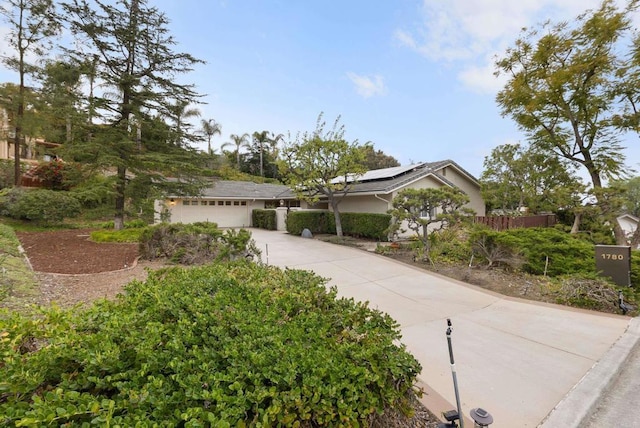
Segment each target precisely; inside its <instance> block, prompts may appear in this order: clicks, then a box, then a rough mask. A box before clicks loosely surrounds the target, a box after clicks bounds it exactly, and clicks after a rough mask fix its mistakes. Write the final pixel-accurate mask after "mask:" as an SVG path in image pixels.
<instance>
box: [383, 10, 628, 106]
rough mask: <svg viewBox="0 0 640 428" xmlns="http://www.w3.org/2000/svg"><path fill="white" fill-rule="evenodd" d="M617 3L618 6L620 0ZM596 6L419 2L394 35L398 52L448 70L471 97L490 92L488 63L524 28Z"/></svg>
mask: <svg viewBox="0 0 640 428" xmlns="http://www.w3.org/2000/svg"><path fill="white" fill-rule="evenodd" d="M621 1H622V0H621ZM598 4H599V0H518V1H513V0H475V1H472V2H471V1H468V0H448V1H440V0H423V3H422V8H421V13H422V15H421V16H422V19H421V22H420V23H419V25H418V26H417V28H415V29H414V30H413V31H408V30H406V29H399V30H396V32H395V33H394V38H395V39H396V40H397V41H398V42H399V43H400V44H401V45H403V46H406V47H409V48H410V49H412V50H414V51H416V52H418V53H419V54H420V55H422V56H424V57H425V58H427V59H429V60H431V61H434V62H444V63H447V64H449V65H451V64H454V65H455V66H456V67H458V68H459V70H460V71H459V72H458V77H459V79H460V81H461V82H462V83H463V84H464V85H465V86H466V87H467V88H469V89H470V90H473V91H476V92H482V93H485V92H495V91H496V90H497V89H499V88H500V87H501V86H500V83H499V80H498V79H496V78H495V77H494V76H493V72H494V65H493V62H494V58H495V56H496V54H498V55H499V54H500V53H502V52H504V50H505V47H507V46H509V45H511V44H512V43H513V42H514V41H515V39H516V38H517V37H518V35H519V34H520V31H521V29H522V28H524V27H531V26H535V25H537V24H539V23H541V22H543V21H546V20H549V19H550V20H552V21H558V20H567V19H572V18H574V17H575V16H576V15H578V14H579V13H581V12H583V11H585V10H586V9H588V8H594V7H597V6H598Z"/></svg>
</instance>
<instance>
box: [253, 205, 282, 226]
mask: <svg viewBox="0 0 640 428" xmlns="http://www.w3.org/2000/svg"><path fill="white" fill-rule="evenodd" d="M251 222H252V224H253V227H258V228H260V229H267V230H276V229H277V228H278V224H277V220H276V210H259V209H255V210H253V211H252V212H251Z"/></svg>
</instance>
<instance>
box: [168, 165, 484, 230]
mask: <svg viewBox="0 0 640 428" xmlns="http://www.w3.org/2000/svg"><path fill="white" fill-rule="evenodd" d="M357 180H358V182H357V183H355V184H354V186H353V187H352V189H351V190H350V191H349V193H347V195H346V196H345V197H344V199H342V201H341V202H340V205H339V208H340V212H368V213H386V212H387V211H388V210H389V209H390V208H391V201H392V200H393V198H394V197H395V196H396V195H397V194H398V192H399V191H401V190H402V189H406V188H416V189H420V188H436V187H444V186H448V187H457V188H459V189H460V190H462V191H463V192H464V193H466V194H467V196H469V199H470V202H469V204H468V205H467V206H468V207H469V208H471V209H473V210H474V211H475V212H476V215H480V216H483V215H484V213H485V206H484V201H483V200H482V196H481V195H480V184H479V183H478V181H477V180H476V179H475V178H474V177H473V176H472V175H471V174H469V173H468V172H467V171H465V170H464V169H463V168H461V167H460V166H459V165H458V164H456V163H455V162H453V161H451V160H445V161H441V162H431V163H420V164H415V165H408V166H399V167H393V168H384V169H377V170H371V171H368V172H366V173H364V174H363V175H361V176H359V177H358V178H357ZM265 208H277V210H276V211H277V213H278V229H279V230H284V219H285V218H286V213H287V211H288V210H289V209H327V208H328V204H327V202H326V200H322V199H321V200H320V201H319V202H318V203H317V204H316V205H314V206H313V207H310V206H308V205H307V204H306V203H305V202H301V201H299V200H298V199H297V198H296V195H295V194H294V193H293V192H292V191H291V189H289V188H288V187H287V186H283V185H277V184H256V183H251V182H246V181H217V182H215V183H214V185H213V186H212V187H211V188H208V189H206V190H205V191H204V192H203V193H202V195H200V196H199V197H185V196H176V195H173V196H171V195H170V196H167V198H166V199H165V200H164V201H156V213H157V218H156V221H160V220H161V219H163V218H168V220H169V221H171V222H173V223H178V222H180V223H193V222H197V221H211V222H215V223H217V224H218V226H220V227H249V226H251V211H253V210H254V209H265ZM161 213H165V214H161ZM164 216H166V217H164Z"/></svg>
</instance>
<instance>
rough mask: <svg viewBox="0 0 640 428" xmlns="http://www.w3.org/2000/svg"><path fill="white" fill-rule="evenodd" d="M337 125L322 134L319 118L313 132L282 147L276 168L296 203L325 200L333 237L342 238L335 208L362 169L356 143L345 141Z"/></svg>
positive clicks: (341, 126)
mask: <svg viewBox="0 0 640 428" xmlns="http://www.w3.org/2000/svg"><path fill="white" fill-rule="evenodd" d="M339 122H340V117H339V116H338V118H337V119H336V121H335V123H334V124H333V128H332V129H331V130H329V131H325V126H326V123H325V122H324V121H323V119H322V114H320V115H319V116H318V121H317V123H316V130H315V131H314V132H312V133H306V132H305V133H304V134H302V136H300V135H298V136H297V137H296V138H295V140H294V141H289V142H288V143H287V144H285V146H284V148H283V150H282V155H283V161H282V162H281V164H280V168H281V171H282V175H283V177H284V179H285V182H286V183H287V184H288V185H289V186H290V187H291V188H292V189H293V190H294V191H295V192H296V194H297V196H298V197H299V198H300V199H302V200H305V201H307V202H309V203H315V202H317V201H318V200H319V198H320V197H326V198H327V200H328V201H329V206H330V207H331V209H332V211H333V214H334V222H335V225H336V234H337V235H338V236H342V224H341V222H340V211H339V209H338V208H339V207H338V205H339V203H340V200H341V199H342V198H343V197H344V196H345V195H346V194H347V193H349V191H350V190H351V189H352V188H353V185H354V184H355V183H356V181H357V178H358V175H359V174H362V173H364V172H365V171H366V169H365V168H364V166H363V165H362V162H363V156H364V154H363V151H362V150H361V148H360V146H359V145H358V141H357V140H356V141H353V142H351V143H350V142H348V141H347V140H345V138H344V133H345V130H344V125H340V124H339Z"/></svg>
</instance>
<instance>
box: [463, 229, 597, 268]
mask: <svg viewBox="0 0 640 428" xmlns="http://www.w3.org/2000/svg"><path fill="white" fill-rule="evenodd" d="M481 237H485V238H486V242H487V243H490V244H491V245H499V246H502V247H504V248H505V249H509V250H511V251H513V252H514V253H519V254H521V255H522V257H523V258H524V265H523V266H522V269H523V270H524V271H526V272H529V273H532V274H534V275H542V274H544V272H545V265H546V263H547V257H548V260H549V262H548V265H547V266H546V268H547V275H548V276H559V275H570V274H574V273H583V274H592V273H595V272H596V270H595V259H594V257H595V252H594V251H595V250H594V246H593V244H590V243H589V242H586V241H584V240H582V239H579V238H577V237H575V236H572V235H570V234H568V233H565V232H562V231H560V230H557V229H552V228H519V229H511V230H507V231H503V232H497V231H495V230H492V229H488V228H477V229H476V230H475V231H474V232H473V233H472V234H471V236H470V240H471V243H472V244H473V243H474V242H477V241H478V240H479V239H480V238H481Z"/></svg>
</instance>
